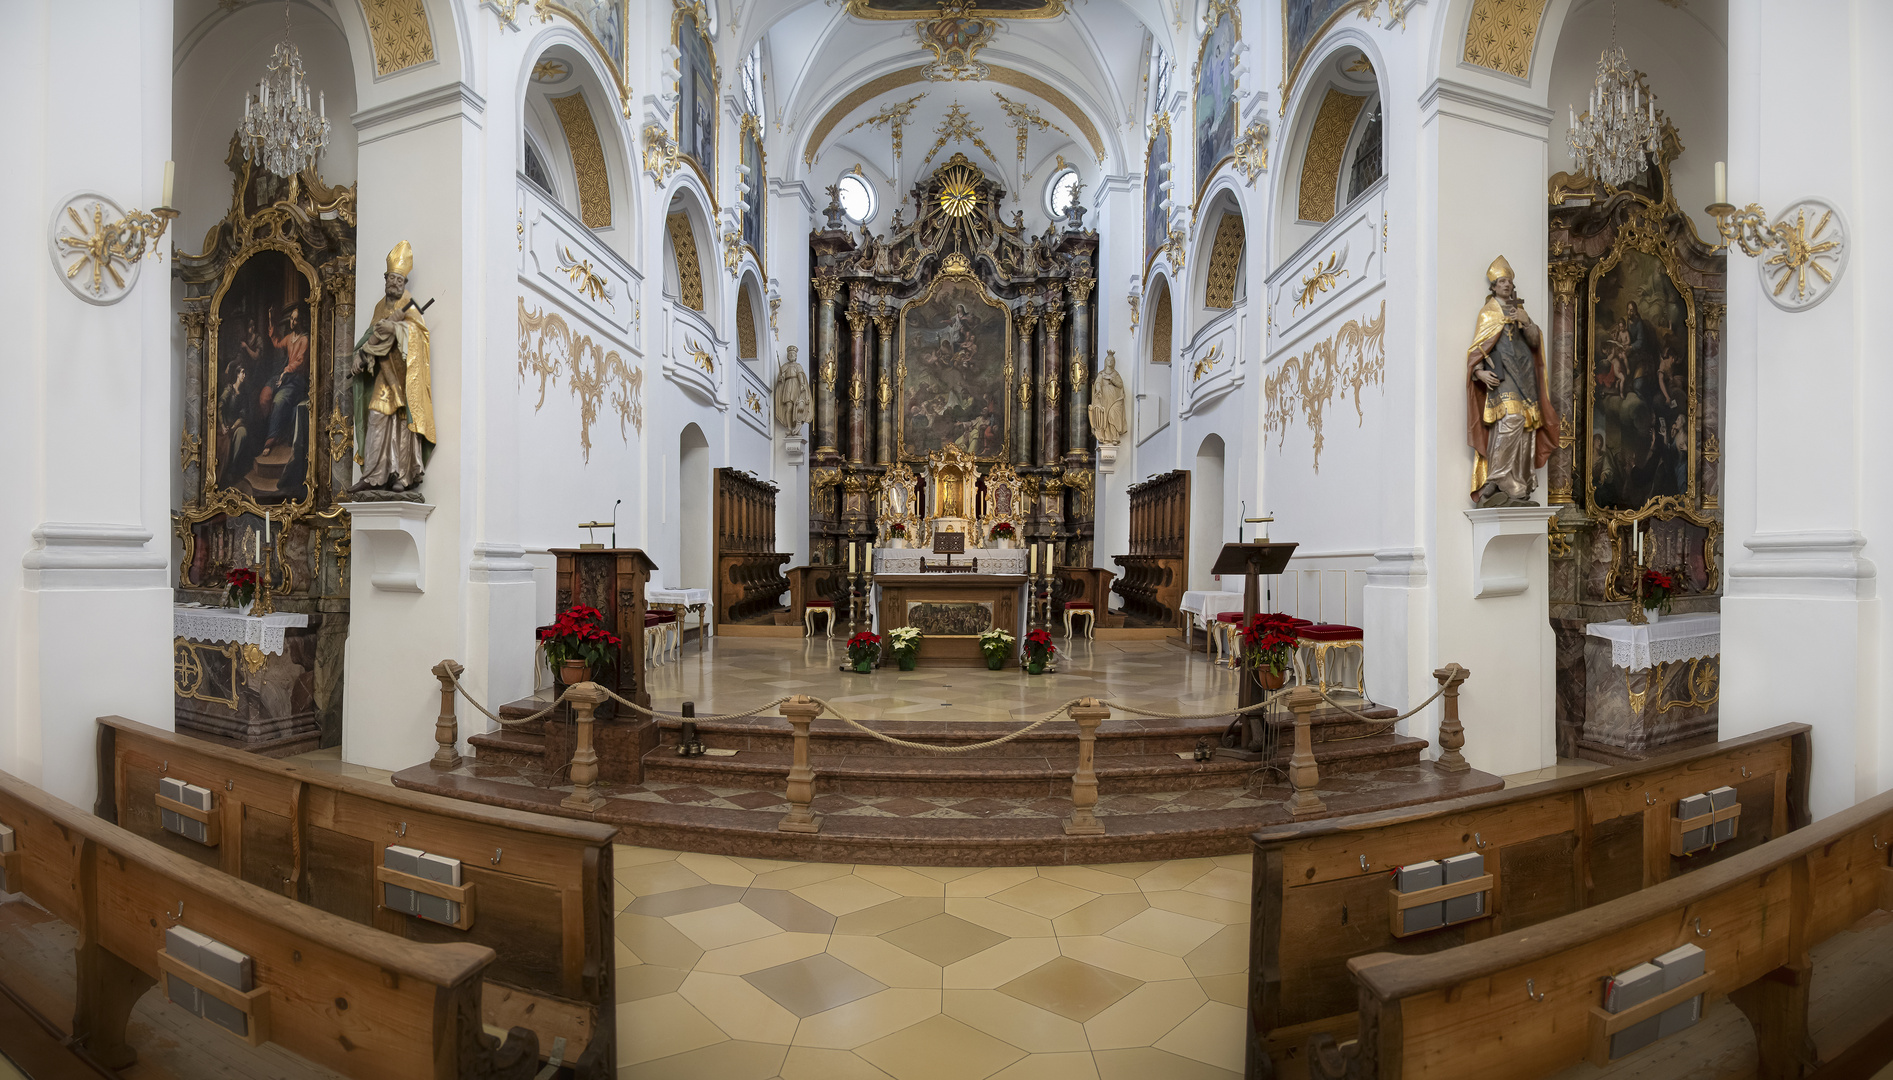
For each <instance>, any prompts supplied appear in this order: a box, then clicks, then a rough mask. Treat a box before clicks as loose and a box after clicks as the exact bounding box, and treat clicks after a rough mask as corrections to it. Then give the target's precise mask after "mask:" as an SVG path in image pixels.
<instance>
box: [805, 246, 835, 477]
mask: <svg viewBox="0 0 1893 1080" xmlns="http://www.w3.org/2000/svg"><path fill="white" fill-rule="evenodd" d="M812 284H813V285H814V286H815V295H816V296H817V297H819V298H820V300H821V307H820V309H819V310H818V311H817V312H816V316H815V362H814V363H813V364H812V365H810V366H811V367H812V368H813V372H812V374H813V375H814V376H815V457H816V460H818V461H819V460H822V459H824V458H834V457H838V456H840V450H838V449H837V447H839V446H840V445H841V436H840V434H839V425H838V424H837V422H836V418H837V416H838V415H839V411H838V408H837V406H838V402H837V401H836V400H835V378H836V375H837V373H838V365H837V362H836V359H835V352H836V349H837V344H836V342H835V329H836V327H835V294H836V293H837V292H839V291H840V290H841V282H840V281H839V280H837V279H836V278H834V277H833V276H831V275H826V274H821V275H817V276H816V278H815V280H814V281H813V282H812Z"/></svg>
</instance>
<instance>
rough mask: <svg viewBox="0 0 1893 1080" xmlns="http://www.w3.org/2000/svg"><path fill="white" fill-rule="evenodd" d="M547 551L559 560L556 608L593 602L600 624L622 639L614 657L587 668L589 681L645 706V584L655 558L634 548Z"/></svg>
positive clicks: (648, 696) (648, 699) (647, 695)
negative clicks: (595, 668)
mask: <svg viewBox="0 0 1893 1080" xmlns="http://www.w3.org/2000/svg"><path fill="white" fill-rule="evenodd" d="M552 554H553V555H554V556H556V557H557V558H558V560H559V598H558V610H560V611H564V610H566V609H567V608H569V607H571V606H572V605H574V604H584V605H586V606H587V607H595V608H597V609H598V610H599V611H600V612H602V613H603V614H604V616H605V627H606V628H607V629H609V630H610V631H611V632H612V633H614V634H616V635H618V638H619V640H621V641H622V642H623V644H622V645H621V646H620V647H619V649H618V656H617V658H616V659H615V660H607V661H605V665H604V669H603V670H601V671H594V672H592V681H593V682H595V683H597V684H599V685H600V686H605V687H609V688H610V689H611V690H612V691H614V692H616V693H618V694H622V695H623V696H625V697H627V698H629V699H631V700H632V701H635V702H637V703H638V704H639V705H643V706H644V707H646V708H649V707H650V704H651V694H650V691H649V690H647V689H645V685H644V587H645V585H646V584H648V583H649V582H650V580H651V574H652V572H653V571H655V570H656V569H657V564H656V563H654V562H652V561H651V560H650V558H649V557H648V556H646V555H645V554H644V552H642V551H640V550H638V549H637V548H553V549H552ZM553 674H554V675H556V674H557V672H554V673H553ZM627 711H628V710H627Z"/></svg>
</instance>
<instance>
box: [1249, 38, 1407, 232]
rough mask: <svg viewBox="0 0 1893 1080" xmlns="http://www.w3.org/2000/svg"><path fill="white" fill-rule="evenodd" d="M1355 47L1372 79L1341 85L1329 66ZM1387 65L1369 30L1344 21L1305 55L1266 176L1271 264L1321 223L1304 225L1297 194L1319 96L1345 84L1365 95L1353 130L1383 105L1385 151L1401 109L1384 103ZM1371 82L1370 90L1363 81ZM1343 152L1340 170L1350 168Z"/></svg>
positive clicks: (1385, 167)
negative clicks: (1388, 107)
mask: <svg viewBox="0 0 1893 1080" xmlns="http://www.w3.org/2000/svg"><path fill="white" fill-rule="evenodd" d="M1350 50H1352V51H1356V52H1359V53H1360V54H1361V55H1362V56H1365V57H1366V58H1367V62H1368V64H1370V65H1371V66H1372V67H1373V69H1374V73H1373V77H1372V78H1371V79H1364V80H1358V82H1360V83H1361V84H1363V85H1354V84H1353V83H1352V82H1350V83H1349V84H1348V85H1347V86H1346V87H1342V86H1341V84H1340V81H1339V80H1337V78H1336V76H1335V72H1334V71H1333V70H1332V69H1333V67H1334V63H1335V61H1337V60H1338V59H1339V58H1340V56H1341V54H1342V53H1344V52H1347V51H1350ZM1387 70H1388V65H1387V62H1386V57H1385V54H1384V53H1383V52H1382V50H1381V49H1380V45H1379V42H1377V41H1376V40H1375V38H1374V35H1373V34H1370V33H1368V32H1367V31H1365V30H1363V29H1361V28H1359V27H1354V26H1343V27H1342V28H1340V29H1337V30H1332V31H1330V32H1329V33H1328V34H1327V36H1326V37H1323V38H1322V39H1321V41H1320V42H1319V43H1318V44H1317V45H1316V47H1315V50H1314V51H1313V52H1311V53H1310V54H1309V55H1308V59H1307V62H1306V63H1304V64H1303V65H1302V68H1301V72H1300V73H1299V74H1298V75H1297V76H1296V78H1295V87H1294V90H1293V92H1292V94H1291V96H1290V97H1289V100H1288V110H1287V113H1286V114H1285V115H1284V117H1283V119H1282V124H1283V127H1282V131H1283V132H1284V134H1283V136H1282V137H1281V138H1280V139H1279V140H1278V141H1277V144H1276V145H1277V147H1278V148H1279V153H1278V155H1277V162H1276V166H1275V168H1274V170H1273V172H1274V175H1273V176H1272V177H1271V178H1270V185H1271V186H1270V189H1269V203H1268V205H1269V206H1270V207H1271V208H1272V210H1273V213H1271V214H1270V215H1269V219H1270V222H1269V242H1268V245H1267V250H1268V252H1269V254H1270V266H1271V267H1274V266H1278V265H1280V264H1281V263H1282V262H1284V261H1286V260H1288V259H1289V258H1291V257H1292V256H1293V255H1294V253H1295V252H1296V251H1299V250H1300V249H1301V247H1302V245H1303V244H1305V243H1307V241H1308V240H1309V238H1311V237H1313V236H1314V235H1315V234H1316V233H1318V232H1320V228H1319V226H1315V227H1306V226H1302V225H1301V223H1300V218H1299V214H1298V206H1297V203H1298V201H1299V199H1300V195H1301V171H1302V162H1303V160H1304V159H1305V157H1306V155H1307V150H1308V141H1309V138H1310V137H1311V136H1312V135H1313V133H1314V124H1315V118H1316V116H1317V115H1318V114H1319V112H1320V106H1321V102H1322V100H1323V99H1325V98H1326V97H1327V91H1328V89H1329V88H1330V87H1336V88H1341V89H1344V91H1345V92H1350V93H1361V94H1365V95H1366V96H1367V98H1368V100H1367V102H1366V104H1364V105H1362V107H1361V113H1362V116H1357V117H1355V121H1354V123H1355V131H1358V130H1359V125H1360V124H1361V123H1362V120H1363V117H1364V115H1365V114H1366V113H1367V111H1368V109H1370V108H1371V107H1372V106H1373V104H1374V103H1375V102H1376V101H1378V102H1380V103H1381V104H1382V105H1383V119H1382V130H1381V144H1382V148H1383V153H1384V151H1385V146H1386V144H1387V142H1388V135H1387V127H1388V126H1390V125H1392V124H1393V123H1395V122H1396V121H1397V120H1398V119H1399V116H1400V115H1401V114H1399V113H1392V112H1388V111H1386V110H1385V109H1384V106H1385V105H1386V103H1388V101H1389V100H1390V99H1389V97H1388V81H1387V80H1388V75H1387ZM1368 83H1371V84H1372V85H1371V89H1370V88H1369V87H1368V86H1367V85H1365V84H1368ZM1353 139H1354V132H1353V131H1351V132H1350V133H1349V144H1348V145H1349V146H1350V147H1351V146H1352V145H1353ZM1348 164H1349V162H1348V160H1346V158H1345V156H1344V159H1343V161H1342V169H1343V171H1345V170H1346V168H1347V167H1348ZM1386 169H1387V162H1386V160H1385V158H1384V157H1383V159H1382V171H1383V173H1384V172H1385V171H1386Z"/></svg>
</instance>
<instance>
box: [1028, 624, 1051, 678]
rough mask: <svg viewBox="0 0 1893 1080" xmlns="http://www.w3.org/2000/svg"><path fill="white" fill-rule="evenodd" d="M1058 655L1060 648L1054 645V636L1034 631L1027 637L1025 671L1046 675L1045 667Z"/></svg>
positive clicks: (1041, 631) (1042, 631)
mask: <svg viewBox="0 0 1893 1080" xmlns="http://www.w3.org/2000/svg"><path fill="white" fill-rule="evenodd" d="M1056 655H1058V646H1056V645H1054V644H1052V635H1050V634H1048V633H1046V632H1045V631H1044V630H1034V631H1032V632H1031V633H1029V634H1027V635H1025V670H1026V671H1028V672H1031V673H1032V674H1034V675H1043V674H1045V665H1047V664H1049V663H1051V662H1052V657H1054V656H1056Z"/></svg>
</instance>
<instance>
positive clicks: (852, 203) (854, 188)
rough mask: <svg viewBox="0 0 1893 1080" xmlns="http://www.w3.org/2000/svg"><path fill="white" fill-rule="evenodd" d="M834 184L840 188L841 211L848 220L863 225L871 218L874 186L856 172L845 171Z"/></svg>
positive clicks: (872, 215)
mask: <svg viewBox="0 0 1893 1080" xmlns="http://www.w3.org/2000/svg"><path fill="white" fill-rule="evenodd" d="M835 186H836V187H837V188H839V189H840V195H841V212H842V213H844V214H847V215H848V220H849V221H852V222H854V223H855V224H856V225H865V224H867V223H868V222H869V221H871V220H873V218H874V188H873V187H871V186H869V184H868V182H867V181H866V180H863V179H862V178H861V176H860V175H859V174H858V173H845V174H843V176H842V178H841V179H840V180H839V181H837V182H836V184H835Z"/></svg>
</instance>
